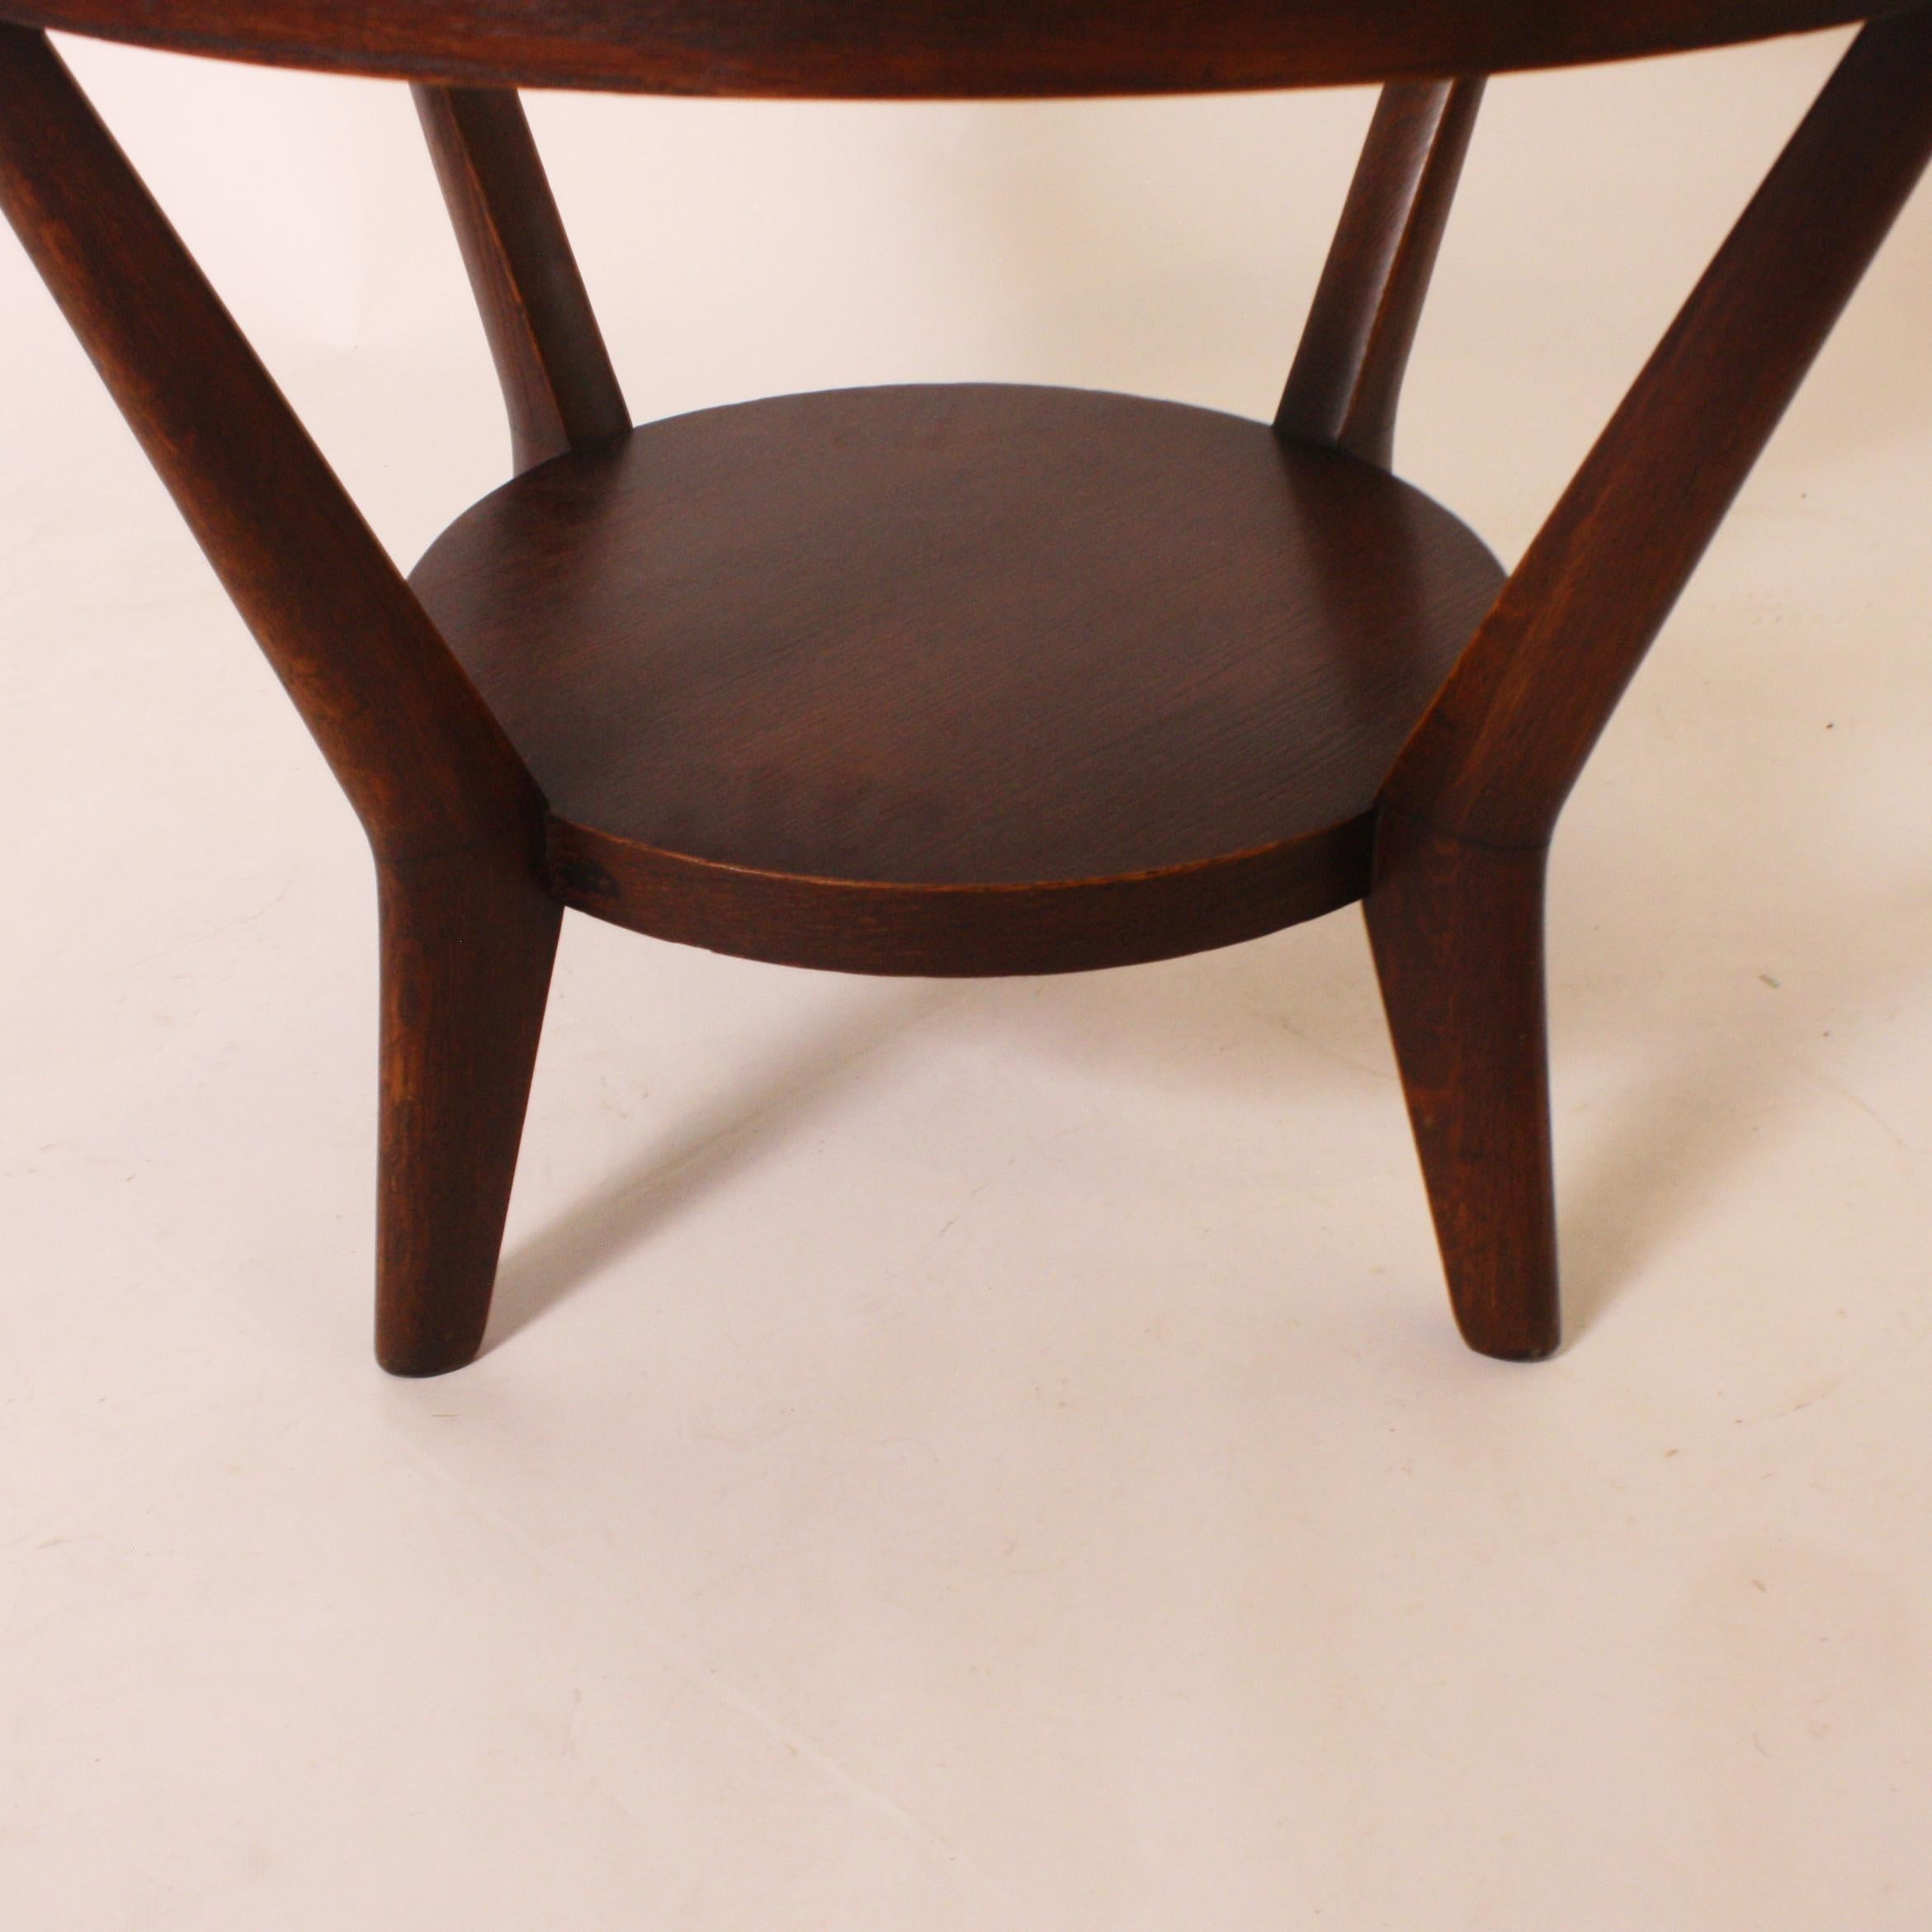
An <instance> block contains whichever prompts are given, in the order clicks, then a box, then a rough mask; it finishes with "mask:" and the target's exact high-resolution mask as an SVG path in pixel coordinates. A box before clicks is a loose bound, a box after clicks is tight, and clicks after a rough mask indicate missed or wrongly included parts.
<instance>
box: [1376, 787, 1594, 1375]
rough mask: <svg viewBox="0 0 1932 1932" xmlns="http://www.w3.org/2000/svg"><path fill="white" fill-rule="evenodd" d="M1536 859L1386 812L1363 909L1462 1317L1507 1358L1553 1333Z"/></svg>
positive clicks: (1472, 1332) (1552, 1211) (1471, 1336)
mask: <svg viewBox="0 0 1932 1932" xmlns="http://www.w3.org/2000/svg"><path fill="white" fill-rule="evenodd" d="M1544 858H1545V853H1544V850H1543V848H1540V847H1539V848H1533V849H1524V848H1497V847H1494V846H1483V845H1476V844H1473V843H1469V842H1468V841H1466V840H1463V839H1459V838H1453V837H1450V836H1448V835H1446V834H1442V833H1439V832H1437V831H1436V830H1434V829H1433V828H1431V827H1429V826H1427V825H1424V824H1422V823H1420V822H1419V820H1413V819H1409V818H1406V817H1404V816H1402V815H1398V814H1389V815H1385V817H1384V819H1383V820H1382V827H1381V830H1380V834H1379V837H1378V841H1377V853H1376V872H1375V883H1374V886H1373V888H1372V890H1371V891H1370V894H1369V896H1368V903H1367V908H1366V909H1367V913H1368V933H1369V940H1370V942H1371V944H1372V947H1373V948H1374V952H1375V962H1376V971H1377V974H1378V975H1379V976H1380V979H1381V981H1382V1000H1383V1004H1385V1006H1386V1009H1387V1010H1388V1018H1389V1030H1390V1032H1391V1034H1392V1035H1393V1037H1394V1040H1395V1046H1396V1061H1397V1064H1398V1065H1399V1066H1400V1068H1401V1076H1402V1088H1403V1091H1404V1093H1405V1095H1406V1097H1407V1099H1408V1103H1409V1115H1410V1122H1411V1124H1412V1125H1413V1126H1414V1127H1415V1146H1416V1150H1417V1152H1418V1153H1419V1155H1421V1159H1422V1172H1423V1179H1424V1182H1425V1183H1426V1184H1427V1187H1428V1189H1429V1207H1430V1211H1431V1212H1432V1213H1433V1214H1434V1218H1435V1228H1436V1239H1437V1240H1438V1243H1439V1245H1440V1246H1441V1249H1442V1254H1443V1268H1444V1269H1445V1271H1446V1272H1447V1273H1448V1282H1449V1298H1450V1301H1451V1302H1452V1304H1453V1306H1454V1308H1455V1311H1456V1321H1457V1325H1458V1326H1459V1327H1460V1328H1461V1330H1462V1335H1463V1339H1465V1340H1466V1341H1467V1343H1468V1344H1469V1345H1470V1347H1471V1348H1472V1349H1476V1351H1477V1352H1478V1353H1481V1354H1484V1355H1494V1356H1496V1357H1499V1358H1501V1359H1503V1360H1505V1361H1512V1362H1533V1361H1538V1360H1541V1359H1542V1358H1543V1357H1544V1356H1547V1355H1550V1354H1553V1353H1555V1352H1556V1346H1557V1344H1558V1342H1559V1341H1560V1340H1561V1310H1560V1306H1559V1302H1558V1297H1557V1280H1556V1189H1555V1185H1554V1179H1553V1171H1552V1160H1551V1149H1550V1099H1549V1054H1548V1044H1547V1029H1546V1027H1545V1023H1544V999H1543V875H1544Z"/></svg>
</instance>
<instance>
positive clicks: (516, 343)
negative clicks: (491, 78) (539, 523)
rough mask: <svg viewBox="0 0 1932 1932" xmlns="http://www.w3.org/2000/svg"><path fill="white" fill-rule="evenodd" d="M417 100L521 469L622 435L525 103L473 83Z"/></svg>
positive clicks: (619, 411)
mask: <svg viewBox="0 0 1932 1932" xmlns="http://www.w3.org/2000/svg"><path fill="white" fill-rule="evenodd" d="M413 92H414V94H415V97H416V111H417V113H418V115H419V116H421V118H422V121H423V134H424V135H425V136H426V137H427V139H428V142H429V151H430V154H431V156H432V158H433V159H434V161H435V163H436V172H437V180H438V181H440V182H442V191H443V199H444V200H445V201H446V202H447V203H448V204H449V210H450V219H451V222H452V223H453V224H455V227H456V240H457V243H458V245H459V246H460V247H461V249H462V252H463V263H464V266H465V268H467V269H468V270H469V272H470V286H471V288H472V289H473V290H474V291H475V295H476V306H477V309H478V310H479V313H480V314H481V315H482V317H483V327H484V333H485V334H486V335H487V336H488V337H489V348H490V354H491V355H492V356H493V357H494V358H495V361H496V367H497V378H498V381H499V382H500V383H501V384H502V385H503V402H504V404H505V406H506V407H507V409H508V411H509V416H510V444H511V453H512V456H513V461H514V463H515V465H516V467H517V470H529V469H532V468H534V467H535V466H536V465H537V464H539V463H547V462H548V461H550V458H551V457H552V456H562V455H563V454H564V452H565V451H569V450H585V449H592V448H594V447H595V446H597V445H598V443H600V442H608V441H609V440H610V439H611V438H612V437H619V436H622V435H624V434H626V432H628V431H629V429H630V427H631V413H630V411H629V410H628V409H626V407H625V404H624V392H623V391H622V390H621V389H620V388H619V387H618V386H617V378H616V374H615V372H614V371H612V367H611V358H610V357H609V355H608V354H607V352H606V351H605V348H604V338H603V336H602V332H601V331H600V330H599V329H598V325H597V317H596V316H595V314H593V313H592V310H591V306H590V297H589V295H588V294H587V293H586V292H585V291H584V286H583V276H582V275H581V274H579V272H578V267H577V259H576V257H575V256H574V255H573V254H572V253H571V252H570V243H569V239H568V238H567V237H566V235H565V234H564V224H563V220H562V218H561V217H560V215H558V213H557V205H556V202H555V200H554V199H553V198H552V196H551V194H550V182H549V180H548V179H547V178H546V176H545V174H544V171H543V163H542V161H541V159H540V158H538V155H537V152H536V142H535V141H534V140H533V139H531V133H530V123H529V121H528V120H527V119H526V118H525V116H524V113H523V104H522V102H520V101H519V100H518V99H517V97H516V96H515V95H514V94H513V93H507V92H491V91H488V90H484V89H479V88H474V87H416V88H415V89H414V90H413Z"/></svg>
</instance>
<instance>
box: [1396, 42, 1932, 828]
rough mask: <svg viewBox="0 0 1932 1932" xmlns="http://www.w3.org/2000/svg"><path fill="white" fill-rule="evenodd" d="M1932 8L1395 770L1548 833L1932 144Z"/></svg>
mask: <svg viewBox="0 0 1932 1932" xmlns="http://www.w3.org/2000/svg"><path fill="white" fill-rule="evenodd" d="M1929 83H1932V13H1926V14H1915V15H1912V16H1910V17H1906V18H1905V19H1902V20H1897V21H1887V22H1883V23H1882V24H1880V25H1878V26H1872V27H1868V28H1867V29H1866V31H1864V33H1863V34H1862V35H1859V39H1858V40H1856V41H1855V42H1854V44H1853V45H1852V47H1851V49H1850V50H1849V51H1848V52H1847V53H1846V54H1845V59H1843V61H1841V62H1840V65H1839V68H1838V70H1837V72H1836V73H1835V75H1834V76H1833V78H1832V79H1831V81H1830V83H1829V84H1828V85H1827V87H1826V89H1825V91H1824V92H1823V93H1822V95H1821V97H1819V100H1818V102H1817V104H1816V106H1814V107H1813V108H1812V111H1811V112H1810V113H1809V114H1808V115H1807V116H1806V117H1805V119H1804V121H1803V122H1802V125H1800V127H1799V128H1798V130H1797V133H1796V134H1795V135H1793V137H1792V139H1791V142H1790V144H1789V145H1788V147H1787V148H1786V149H1785V150H1784V152H1783V154H1782V155H1781V156H1780V157H1779V158H1778V162H1777V164H1776V165H1775V166H1774V168H1773V169H1772V170H1771V172H1770V174H1769V177H1767V178H1766V180H1765V182H1764V186H1763V187H1761V188H1760V190H1759V191H1758V192H1757V194H1756V196H1755V197H1754V198H1753V199H1752V201H1751V203H1750V206H1749V208H1748V209H1746V210H1745V214H1744V215H1743V216H1742V218H1741V220H1739V222H1738V224H1737V225H1736V228H1735V229H1732V230H1731V234H1730V236H1729V238H1728V239H1727V240H1726V242H1725V243H1724V245H1723V247H1722V248H1721V249H1720V250H1719V252H1718V253H1717V257H1716V259H1715V260H1714V261H1713V262H1712V264H1711V267H1710V268H1709V270H1708V272H1706V274H1705V275H1704V276H1703V280H1702V281H1700V282H1699V283H1698V287H1697V290H1696V291H1695V293H1694V294H1693V295H1692V296H1691V298H1690V300H1689V301H1688V302H1687V303H1686V304H1685V305H1684V309H1682V310H1681V311H1680V313H1679V315H1678V317H1677V319H1676V320H1675V323H1674V324H1672V325H1671V328H1670V331H1669V333H1667V334H1666V335H1665V338H1664V340H1663V342H1661V343H1660V345H1659V347H1658V348H1657V351H1656V353H1655V355H1653V356H1652V357H1651V360H1650V361H1649V363H1648V365H1647V366H1646V367H1645V369H1644V371H1643V373H1642V374H1641V376H1639V377H1638V379H1637V383H1636V385H1635V386H1634V387H1633V388H1632V390H1631V391H1630V394H1629V395H1628V396H1627V398H1626V399H1625V400H1624V402H1623V406H1622V407H1621V408H1620V409H1618V411H1617V413H1616V415H1615V417H1614V418H1613V419H1612V421H1611V423H1610V425H1609V427H1608V428H1607V429H1606V430H1605V431H1604V433H1603V436H1602V437H1600V438H1599V441H1598V442H1597V444H1596V446H1595V447H1594V449H1593V450H1592V451H1591V452H1590V456H1589V457H1588V458H1587V460H1586V461H1585V463H1584V465H1583V468H1582V469H1581V470H1580V471H1579V472H1578V474H1577V476H1576V479H1575V482H1573V483H1572V484H1571V485H1570V487H1569V489H1567V490H1566V491H1565V492H1564V494H1563V497H1562V498H1561V502H1559V503H1558V504H1557V506H1556V509H1555V510H1554V511H1552V513H1551V515H1550V517H1549V520H1548V522H1546V523H1545V524H1544V526H1543V527H1542V531H1540V532H1539V533H1538V536H1537V538H1536V540H1535V541H1534V542H1533V544H1532V545H1531V546H1530V547H1529V550H1528V553H1527V554H1526V555H1524V557H1523V561H1522V563H1521V564H1519V566H1518V568H1517V569H1516V571H1515V573H1514V574H1513V575H1512V576H1511V578H1510V579H1509V588H1507V589H1506V590H1505V592H1504V593H1503V596H1502V598H1500V601H1499V602H1498V603H1497V605H1496V607H1495V611H1494V612H1491V613H1490V617H1489V619H1488V621H1486V623H1485V624H1484V626H1483V627H1482V629H1481V631H1479V632H1478V633H1477V635H1476V637H1475V639H1474V640H1472V641H1471V645H1470V646H1469V649H1468V650H1467V652H1465V653H1464V654H1463V656H1462V660H1461V662H1460V663H1458V664H1457V667H1456V670H1455V674H1454V676H1453V677H1452V678H1450V680H1449V681H1448V684H1447V685H1446V686H1445V687H1444V688H1443V692H1442V695H1441V696H1440V697H1438V699H1437V700H1436V701H1435V703H1434V706H1432V707H1431V709H1430V711H1429V717H1428V720H1427V721H1426V722H1425V724H1424V726H1423V728H1422V730H1419V732H1417V734H1416V735H1415V739H1414V741H1413V742H1412V743H1411V744H1410V746H1409V747H1408V749H1407V750H1406V751H1405V753H1404V754H1403V757H1402V762H1401V765H1400V766H1399V767H1398V768H1397V769H1396V772H1395V773H1394V774H1393V776H1392V777H1391V779H1390V782H1389V789H1388V801H1389V802H1390V804H1391V805H1395V806H1397V807H1400V808H1401V810H1405V811H1408V812H1410V813H1411V814H1414V815H1417V816H1419V817H1422V818H1424V819H1426V820H1428V821H1429V823H1430V824H1434V825H1437V826H1438V827H1440V828H1441V829H1443V830H1445V831H1454V832H1457V833H1460V834H1463V835H1464V836H1466V837H1468V838H1480V839H1483V840H1486V841H1487V842H1489V843H1492V844H1502V845H1523V844H1532V843H1538V842H1540V841H1542V840H1544V839H1547V838H1548V837H1549V835H1550V833H1551V831H1552V829H1553V827H1554V826H1555V824H1556V815H1557V814H1558V812H1559V811H1560V810H1561V809H1562V805H1563V801H1564V800H1565V798H1566V797H1567V796H1568V795H1569V791H1570V787H1571V785H1572V784H1573V783H1574V782H1575V779H1576V776H1577V774H1578V773H1579V772H1580V771H1581V769H1582V768H1583V763H1584V761H1585V758H1588V757H1589V755H1590V749H1591V747H1592V746H1593V745H1594V744H1595V743H1596V740H1597V736H1598V735H1599V732H1600V731H1601V730H1603V728H1604V725H1605V724H1606V723H1607V722H1608V719H1609V716H1610V713H1611V711H1613V709H1614V708H1615V706H1616V702H1617V700H1618V697H1621V696H1622V694H1623V688H1624V687H1625V685H1626V684H1627V683H1628V682H1629V680H1630V678H1631V677H1632V674H1633V673H1635V671H1636V669H1637V665H1638V664H1639V663H1640V662H1641V659H1642V657H1643V654H1644V652H1645V651H1646V650H1647V649H1648V648H1649V645H1650V644H1651V640H1652V639H1653V638H1654V637H1655V636H1656V634H1657V631H1658V630H1659V629H1660V627H1661V626H1662V624H1663V621H1664V620H1665V617H1666V616H1668V615H1669V614H1670V608H1671V606H1672V605H1673V604H1675V602H1676V601H1677V598H1678V596H1679V593H1680V592H1681V591H1682V590H1683V588H1684V584H1685V583H1687V582H1688V581H1689V577H1690V574H1691V572H1692V571H1693V569H1695V568H1696V566H1697V562H1698V559H1699V558H1700V557H1701V556H1702V555H1703V552H1704V549H1705V546H1707V545H1708V543H1709V541H1710V540H1711V538H1712V535H1713V534H1714V533H1715V531H1716V530H1717V526H1718V524H1719V522H1721V521H1722V518H1723V515H1724V513H1725V511H1726V510H1727V508H1729V507H1730V504H1731V498H1733V497H1734V496H1735V495H1736V493H1737V490H1738V489H1739V487H1740V486H1741V484H1742V483H1743V481H1744V479H1745V477H1746V476H1747V475H1749V474H1750V469H1751V465H1753V464H1754V463H1755V461H1757V457H1758V454H1759V452H1760V451H1761V450H1762V449H1763V448H1764V444H1765V442H1767V441H1768V440H1769V437H1770V434H1771V432H1772V431H1773V429H1774V428H1775V427H1777V424H1778V418H1780V417H1782V416H1783V413H1784V411H1785V408H1786V406H1787V405H1788V404H1789V402H1790V401H1791V399H1792V397H1793V395H1794V394H1796V393H1797V386H1798V384H1799V383H1800V382H1801V381H1802V380H1803V377H1804V374H1805V371H1807V369H1808V368H1809V367H1810V366H1811V364H1812V358H1813V357H1815V356H1816V354H1817V352H1818V350H1819V349H1820V347H1822V345H1823V343H1824V341H1825V338H1826V336H1827V335H1828V334H1829V333H1830V329H1831V325H1832V324H1833V323H1834V322H1835V320H1836V319H1837V318H1838V315H1839V312H1840V310H1841V309H1843V308H1844V306H1845V303H1846V301H1847V300H1849V298H1850V295H1851V292H1852V291H1853V290H1854V288H1856V287H1857V286H1858V283H1859V278H1860V276H1862V275H1863V274H1864V271H1865V267H1866V265H1867V264H1868V262H1870V260H1871V258H1872V257H1873V254H1875V253H1877V251H1878V245H1879V243H1881V242H1882V241H1883V240H1884V239H1885V236H1886V234H1887V231H1888V230H1889V229H1890V228H1891V226H1892V220H1893V219H1894V218H1895V217H1896V216H1897V213H1898V211H1899V210H1900V209H1901V207H1902V206H1903V205H1904V204H1905V201H1906V197H1907V196H1909V195H1910V194H1911V191H1912V188H1913V186H1914V184H1915V182H1917V180H1918V178H1919V177H1920V173H1921V172H1923V170H1924V168H1925V163H1926V159H1927V157H1928V155H1932V84H1929Z"/></svg>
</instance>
